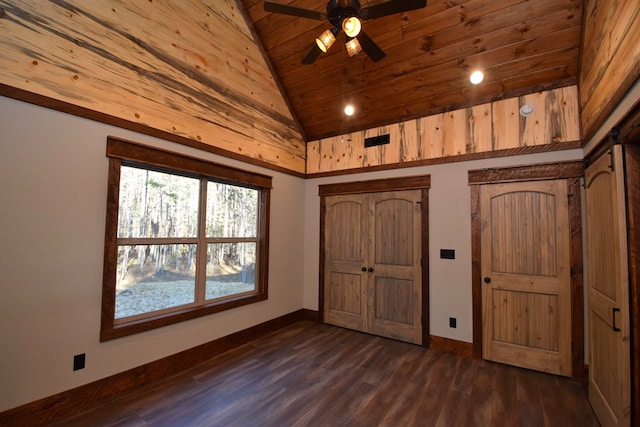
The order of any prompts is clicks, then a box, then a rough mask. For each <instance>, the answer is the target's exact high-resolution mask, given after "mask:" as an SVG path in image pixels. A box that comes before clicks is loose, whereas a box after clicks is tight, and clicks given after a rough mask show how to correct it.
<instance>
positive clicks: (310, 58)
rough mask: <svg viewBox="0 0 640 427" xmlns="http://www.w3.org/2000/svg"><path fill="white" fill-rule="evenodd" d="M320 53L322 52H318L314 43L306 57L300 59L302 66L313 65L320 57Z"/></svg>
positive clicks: (318, 49)
mask: <svg viewBox="0 0 640 427" xmlns="http://www.w3.org/2000/svg"><path fill="white" fill-rule="evenodd" d="M321 53H322V51H321V50H320V48H319V47H318V45H317V44H316V43H314V44H313V47H312V48H311V50H310V51H309V53H307V56H305V57H304V58H302V63H303V64H313V63H314V62H315V61H316V59H318V57H319V56H320V54H321Z"/></svg>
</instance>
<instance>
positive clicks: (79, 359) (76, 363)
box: [73, 353, 86, 371]
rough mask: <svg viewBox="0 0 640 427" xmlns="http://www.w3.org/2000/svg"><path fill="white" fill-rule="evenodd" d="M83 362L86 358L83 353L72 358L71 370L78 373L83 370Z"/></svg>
mask: <svg viewBox="0 0 640 427" xmlns="http://www.w3.org/2000/svg"><path fill="white" fill-rule="evenodd" d="M85 360H86V356H85V354H84V353H82V354H76V355H75V356H73V370H74V371H78V370H80V369H84V363H85Z"/></svg>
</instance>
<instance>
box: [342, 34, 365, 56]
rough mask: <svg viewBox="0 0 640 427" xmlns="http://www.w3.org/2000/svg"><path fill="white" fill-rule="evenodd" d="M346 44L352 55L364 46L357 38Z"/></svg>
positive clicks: (360, 50) (348, 51)
mask: <svg viewBox="0 0 640 427" xmlns="http://www.w3.org/2000/svg"><path fill="white" fill-rule="evenodd" d="M345 46H346V48H347V53H348V54H349V56H350V57H354V56H356V55H357V54H359V53H360V52H362V46H360V42H359V41H358V39H356V38H353V39H351V40H349V41H348V42H347V44H346V45H345Z"/></svg>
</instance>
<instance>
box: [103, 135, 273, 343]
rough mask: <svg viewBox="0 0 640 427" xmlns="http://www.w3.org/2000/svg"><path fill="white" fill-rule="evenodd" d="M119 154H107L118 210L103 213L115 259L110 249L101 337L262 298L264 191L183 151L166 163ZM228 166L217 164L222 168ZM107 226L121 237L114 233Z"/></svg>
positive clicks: (106, 248) (107, 243) (122, 333)
mask: <svg viewBox="0 0 640 427" xmlns="http://www.w3.org/2000/svg"><path fill="white" fill-rule="evenodd" d="M110 144H111V145H113V146H116V147H120V146H122V147H127V145H126V144H124V145H123V143H122V142H120V141H117V140H116V141H110ZM136 147H138V146H136ZM142 147H144V146H142ZM145 149H147V150H150V152H151V153H156V154H158V153H157V150H155V149H152V148H149V147H145ZM108 151H109V150H108ZM147 154H148V153H147ZM123 157H126V158H127V159H126V160H123V159H117V158H114V159H111V161H112V162H115V163H114V164H113V165H112V168H111V169H112V172H111V173H110V189H113V190H117V192H116V193H117V211H115V212H108V213H107V240H106V244H105V246H106V247H105V250H106V251H109V252H111V254H112V256H111V257H108V256H106V255H107V254H105V285H104V288H103V327H102V335H101V337H102V338H103V339H110V338H111V337H115V336H120V335H128V334H129V333H124V332H122V331H121V330H125V331H126V330H127V329H130V330H131V331H132V332H130V333H134V332H138V331H139V330H140V329H143V330H146V329H150V328H152V327H158V326H164V325H165V324H167V323H174V322H175V321H180V320H185V319H186V318H192V317H196V316H200V315H203V314H208V313H210V312H215V311H220V310H222V309H226V308H232V307H235V306H238V305H243V304H246V303H250V302H254V301H257V300H262V299H265V298H266V275H265V274H264V272H263V274H260V272H261V270H265V269H266V262H264V260H265V258H266V250H265V247H266V233H265V230H266V218H267V215H266V212H265V210H266V209H267V206H268V204H267V203H265V201H266V200H268V197H266V196H268V190H269V189H268V188H262V187H260V186H257V185H255V184H252V183H247V182H235V181H232V180H230V179H229V178H224V179H223V178H221V177H220V176H209V175H207V174H204V173H203V172H206V169H207V168H206V167H204V169H205V170H204V171H201V172H200V173H195V172H196V171H194V170H193V169H194V167H196V166H201V167H202V166H206V165H207V163H206V162H203V161H200V160H197V159H192V158H187V157H183V156H180V155H174V157H172V159H173V161H169V163H170V164H168V165H167V166H162V167H158V165H157V164H155V162H153V163H154V164H152V165H149V164H144V163H140V162H138V161H131V160H129V158H130V156H123ZM162 159H163V161H164V162H166V161H167V153H166V152H165V153H164V155H163V156H162ZM179 166H186V168H184V169H182V168H179ZM174 168H175V169H174ZM116 169H117V170H118V174H117V176H116V174H115V170H116ZM185 169H186V170H185ZM196 169H197V168H196ZM226 170H227V169H226V168H220V166H219V165H215V168H214V172H215V173H216V175H221V173H220V172H221V171H222V172H224V171H226ZM228 172H229V174H230V177H231V178H232V177H233V176H234V175H238V177H241V176H244V175H243V174H237V172H238V171H236V170H234V169H229V170H228ZM234 172H236V173H234ZM245 174H246V173H245ZM257 177H258V178H257V180H258V181H260V180H261V178H260V177H261V176H259V175H258V176H257ZM114 180H117V185H116V182H113V181H114ZM269 183H270V178H269ZM110 197H111V198H113V201H115V199H116V195H115V194H114V195H111V196H110ZM114 214H115V215H114ZM110 219H111V221H110ZM110 224H111V227H113V225H115V230H111V231H115V239H109V232H110ZM113 240H115V245H114V244H110V243H109V242H110V241H113ZM108 270H109V271H111V272H112V273H113V277H107V271H108ZM109 276H110V275H109ZM107 281H109V283H107ZM110 301H113V304H110V303H109V302H110ZM105 311H106V312H107V313H105ZM107 316H109V317H110V319H111V320H110V321H109V322H106V323H107V324H106V325H105V320H106V317H107ZM172 317H173V318H174V319H173V320H171V318H172ZM145 323H146V326H140V325H145ZM114 335H115V336H114Z"/></svg>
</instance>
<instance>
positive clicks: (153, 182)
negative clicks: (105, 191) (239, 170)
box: [118, 166, 200, 238]
mask: <svg viewBox="0 0 640 427" xmlns="http://www.w3.org/2000/svg"><path fill="white" fill-rule="evenodd" d="M199 188H200V182H199V180H197V179H194V178H187V177H184V176H179V175H172V174H168V173H162V172H155V171H150V170H145V169H138V168H133V167H128V166H123V167H122V168H121V173H120V201H119V210H118V237H120V238H122V237H194V236H196V234H197V231H198V196H199Z"/></svg>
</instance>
